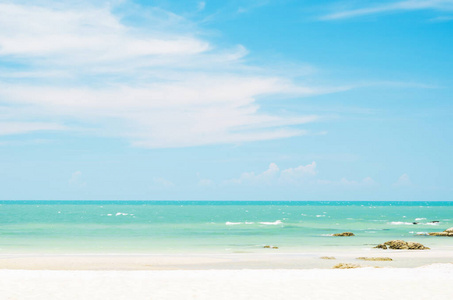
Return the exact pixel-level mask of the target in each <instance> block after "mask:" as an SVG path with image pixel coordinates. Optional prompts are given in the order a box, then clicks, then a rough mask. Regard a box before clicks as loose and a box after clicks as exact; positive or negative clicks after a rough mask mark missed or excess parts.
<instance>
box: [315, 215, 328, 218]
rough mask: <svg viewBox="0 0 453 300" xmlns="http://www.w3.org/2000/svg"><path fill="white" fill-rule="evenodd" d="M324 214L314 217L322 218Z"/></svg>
mask: <svg viewBox="0 0 453 300" xmlns="http://www.w3.org/2000/svg"><path fill="white" fill-rule="evenodd" d="M325 216H326V215H316V218H322V217H325Z"/></svg>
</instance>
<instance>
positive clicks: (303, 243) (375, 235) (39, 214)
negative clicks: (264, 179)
mask: <svg viewBox="0 0 453 300" xmlns="http://www.w3.org/2000/svg"><path fill="white" fill-rule="evenodd" d="M450 227H453V202H440V201H436V202H433V201H430V202H392V201H374V202H360V201H351V202H347V201H342V202H336V201H326V202H315V201H0V254H14V253H33V254H34V253H49V254H68V253H70V254H97V253H98V254H154V253H155V254H159V253H174V254H176V253H181V254H183V253H254V252H257V253H258V252H263V251H279V252H287V253H293V252H301V251H307V250H309V251H316V250H320V251H321V250H327V249H333V248H335V249H336V250H339V249H340V250H341V249H344V250H348V249H364V248H371V247H374V246H375V245H377V244H379V243H382V242H385V241H388V240H394V239H403V240H407V241H416V242H421V243H423V244H425V245H427V246H429V247H431V248H432V249H434V248H436V247H443V248H445V247H447V248H450V249H452V250H453V238H450V237H434V236H428V235H427V233H428V232H435V231H443V230H445V229H447V228H450ZM346 231H347V232H353V233H354V234H355V236H353V237H334V236H332V234H334V233H341V232H346ZM265 246H270V247H271V248H270V249H271V250H269V248H268V247H266V248H265ZM272 247H278V249H272Z"/></svg>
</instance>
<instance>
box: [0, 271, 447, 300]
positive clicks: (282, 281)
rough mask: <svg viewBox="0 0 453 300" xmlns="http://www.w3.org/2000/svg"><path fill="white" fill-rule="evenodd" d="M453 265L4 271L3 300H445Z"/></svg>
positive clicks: (1, 273)
mask: <svg viewBox="0 0 453 300" xmlns="http://www.w3.org/2000/svg"><path fill="white" fill-rule="evenodd" d="M451 278H453V264H434V265H429V266H425V267H420V268H399V269H394V268H382V269H377V268H363V269H349V270H321V269H311V270H278V269H277V270H190V271H189V270H167V271H164V270H161V271H49V270H47V271H43V270H41V271H33V270H1V271H0V296H1V298H2V299H21V300H22V299H68V300H69V299H238V300H239V299H310V300H313V299H440V300H450V299H452V297H453V285H452V284H451Z"/></svg>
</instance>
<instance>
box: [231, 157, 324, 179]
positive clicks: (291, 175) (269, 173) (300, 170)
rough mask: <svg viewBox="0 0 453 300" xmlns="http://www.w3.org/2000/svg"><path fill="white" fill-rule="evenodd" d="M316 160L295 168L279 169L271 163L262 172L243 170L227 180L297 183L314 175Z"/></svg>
mask: <svg viewBox="0 0 453 300" xmlns="http://www.w3.org/2000/svg"><path fill="white" fill-rule="evenodd" d="M316 173H317V171H316V162H312V163H311V164H308V165H305V166H303V165H301V166H298V167H295V168H288V169H284V170H280V168H279V167H278V166H277V164H275V163H271V164H270V165H269V167H268V169H267V170H265V171H263V172H262V173H257V174H256V173H255V172H245V173H242V175H241V176H240V177H239V178H235V179H231V180H228V181H227V182H226V183H234V184H288V183H289V184H297V183H300V182H301V181H302V180H305V179H306V178H309V177H312V176H314V175H316Z"/></svg>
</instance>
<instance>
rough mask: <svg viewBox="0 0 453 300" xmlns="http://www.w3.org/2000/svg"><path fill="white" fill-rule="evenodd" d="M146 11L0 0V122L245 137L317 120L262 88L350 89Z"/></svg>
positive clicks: (143, 135)
mask: <svg viewBox="0 0 453 300" xmlns="http://www.w3.org/2000/svg"><path fill="white" fill-rule="evenodd" d="M121 5H123V6H124V5H127V2H125V3H124V2H123V3H121ZM131 7H133V6H131ZM140 9H142V8H139V10H140ZM143 9H145V8H143ZM147 10H148V11H147V13H146V14H143V12H142V11H140V13H141V17H142V19H143V15H145V16H146V18H145V21H143V20H142V22H131V21H130V20H131V19H134V18H130V17H128V16H127V15H125V14H124V13H122V14H119V13H117V10H116V7H115V4H111V3H110V4H109V3H107V2H106V3H101V4H97V5H95V6H94V5H77V4H76V3H75V2H72V1H66V2H53V1H39V2H33V1H20V2H18V3H13V2H10V1H0V99H1V100H0V105H4V106H5V107H8V109H7V110H4V111H0V121H2V122H4V123H10V124H15V123H17V122H25V123H27V124H30V125H32V124H37V126H36V127H35V129H33V128H29V129H27V130H28V131H32V130H36V131H37V130H46V127H45V126H43V123H42V122H43V121H42V120H46V123H49V124H52V126H53V127H52V126H50V125H49V126H50V127H49V128H48V129H49V130H55V129H56V128H58V129H61V130H76V129H77V128H84V129H87V130H86V132H89V133H90V134H97V135H106V136H114V137H120V138H124V139H127V140H129V141H130V142H131V143H132V144H133V145H135V146H140V147H149V148H158V147H186V146H196V145H208V144H218V143H240V142H248V141H258V140H269V139H278V138H287V137H293V136H298V135H303V134H306V133H307V131H306V130H304V129H302V128H300V125H302V124H306V123H310V122H315V121H317V120H318V119H319V116H316V115H294V114H277V113H263V112H261V110H260V105H259V104H258V102H257V101H258V100H259V99H260V98H261V97H268V98H269V97H277V98H281V97H305V96H310V95H316V94H323V93H331V92H335V91H339V90H344V88H335V87H334V88H323V87H315V86H307V85H303V84H300V83H296V82H294V81H293V80H292V79H291V78H290V77H285V76H283V75H278V76H272V75H268V74H267V72H266V71H265V70H263V69H262V68H259V67H257V66H253V67H250V66H249V65H248V64H247V63H246V55H247V54H248V52H247V50H246V48H245V47H244V46H242V45H233V46H231V47H227V48H222V47H218V46H216V45H215V44H212V43H211V42H210V41H209V40H207V39H205V38H203V37H202V35H201V34H199V33H197V31H195V32H193V31H191V30H188V29H187V28H189V29H190V28H193V26H194V25H193V24H190V26H189V25H187V24H189V23H190V21H188V20H185V19H184V18H182V17H180V16H177V15H175V14H172V13H171V12H165V11H162V10H160V9H157V8H147ZM127 11H128V13H130V14H134V13H136V11H137V9H129V10H127ZM134 20H135V19H134ZM1 62H3V63H1ZM6 111H7V112H6ZM24 120H25V121H24ZM40 122H41V123H40ZM72 124H78V125H77V126H78V127H77V128H75V127H74V128H73V125H72ZM38 125H39V126H38ZM27 130H22V131H27ZM16 133H17V134H19V133H21V132H20V130H16Z"/></svg>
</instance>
